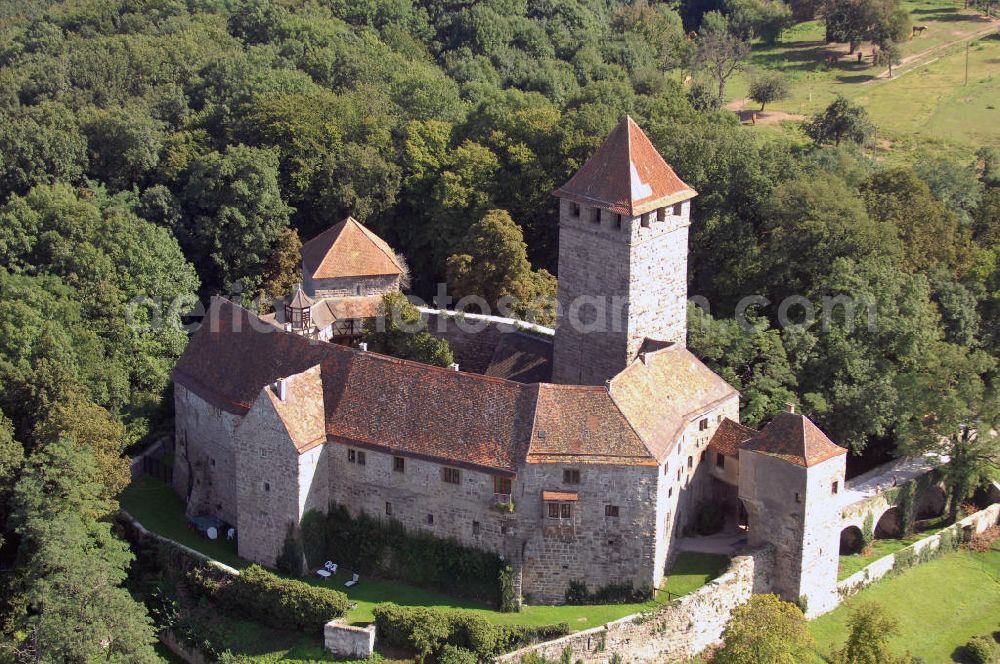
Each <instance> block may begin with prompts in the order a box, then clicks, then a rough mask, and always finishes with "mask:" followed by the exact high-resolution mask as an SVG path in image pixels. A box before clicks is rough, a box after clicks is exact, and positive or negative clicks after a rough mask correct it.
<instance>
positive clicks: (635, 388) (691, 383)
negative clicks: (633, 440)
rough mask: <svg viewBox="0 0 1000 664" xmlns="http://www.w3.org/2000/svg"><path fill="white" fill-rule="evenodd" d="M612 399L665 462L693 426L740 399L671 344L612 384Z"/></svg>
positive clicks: (634, 364)
mask: <svg viewBox="0 0 1000 664" xmlns="http://www.w3.org/2000/svg"><path fill="white" fill-rule="evenodd" d="M609 389H610V393H611V398H612V399H614V402H615V404H617V406H618V408H620V409H621V412H622V413H623V414H624V415H625V417H626V418H627V419H628V421H629V423H630V424H631V425H632V427H634V428H635V430H636V431H637V432H638V434H639V435H640V436H641V437H642V439H643V441H645V444H646V447H647V448H648V449H649V451H650V453H651V454H652V455H653V456H654V457H655V458H656V459H658V460H660V461H662V460H664V459H666V457H667V456H668V455H669V454H670V451H671V450H672V449H673V445H674V443H675V442H677V439H678V438H679V437H680V435H681V432H682V431H683V429H684V427H685V426H686V425H687V423H688V422H690V421H691V419H693V418H694V417H697V416H698V415H700V414H701V413H703V412H705V411H707V410H709V409H711V408H712V407H714V406H716V405H718V404H720V403H722V402H723V401H725V400H726V399H729V398H732V397H733V396H735V395H736V394H737V392H736V389H735V388H734V387H733V386H732V385H730V384H729V383H727V382H726V381H725V380H723V379H722V377H721V376H719V375H718V374H717V373H715V372H714V371H712V370H711V369H709V368H708V367H706V366H705V365H704V364H702V362H701V360H699V359H698V358H697V357H695V356H694V354H693V353H691V351H689V350H687V349H686V348H682V347H680V346H676V345H671V346H668V347H666V348H664V349H662V350H658V351H654V352H649V353H645V354H642V355H640V358H639V359H637V360H635V361H633V362H632V363H631V364H630V365H629V366H628V367H626V368H625V370H624V371H622V372H621V373H619V374H618V375H617V376H615V377H614V378H612V379H611V381H610V383H609Z"/></svg>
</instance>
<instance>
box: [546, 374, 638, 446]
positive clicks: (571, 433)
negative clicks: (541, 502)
mask: <svg viewBox="0 0 1000 664" xmlns="http://www.w3.org/2000/svg"><path fill="white" fill-rule="evenodd" d="M537 390H538V398H537V401H536V406H535V420H534V426H533V432H532V436H531V447H530V448H529V449H528V457H527V461H528V463H558V462H567V463H568V462H584V463H618V464H630V465H631V464H640V465H656V460H655V459H654V458H653V455H652V454H650V453H649V450H648V449H646V446H645V445H643V442H642V439H641V438H639V434H638V433H636V432H635V430H634V429H632V427H631V426H630V425H629V423H628V421H627V420H626V419H625V416H624V415H622V413H621V411H620V410H618V408H617V407H616V406H615V403H614V402H613V401H612V400H611V396H610V395H609V394H608V390H607V388H606V387H603V386H600V385H597V386H591V385H550V384H541V385H538V386H537Z"/></svg>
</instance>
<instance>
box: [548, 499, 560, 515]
mask: <svg viewBox="0 0 1000 664" xmlns="http://www.w3.org/2000/svg"><path fill="white" fill-rule="evenodd" d="M547 505H548V508H547V509H548V513H549V518H550V519H558V518H559V503H547Z"/></svg>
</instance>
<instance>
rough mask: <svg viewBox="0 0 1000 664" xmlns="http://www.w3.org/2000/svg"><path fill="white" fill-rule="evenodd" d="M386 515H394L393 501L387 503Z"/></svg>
mask: <svg viewBox="0 0 1000 664" xmlns="http://www.w3.org/2000/svg"><path fill="white" fill-rule="evenodd" d="M385 515H386V516H392V503H386V504H385Z"/></svg>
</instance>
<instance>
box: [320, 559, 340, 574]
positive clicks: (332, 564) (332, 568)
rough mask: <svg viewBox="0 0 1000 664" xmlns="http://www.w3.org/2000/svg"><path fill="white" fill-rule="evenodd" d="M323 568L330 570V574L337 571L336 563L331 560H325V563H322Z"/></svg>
mask: <svg viewBox="0 0 1000 664" xmlns="http://www.w3.org/2000/svg"><path fill="white" fill-rule="evenodd" d="M323 569H325V570H326V571H328V572H330V574H336V573H337V563H335V562H331V561H329V560H328V561H326V563H324V564H323Z"/></svg>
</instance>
